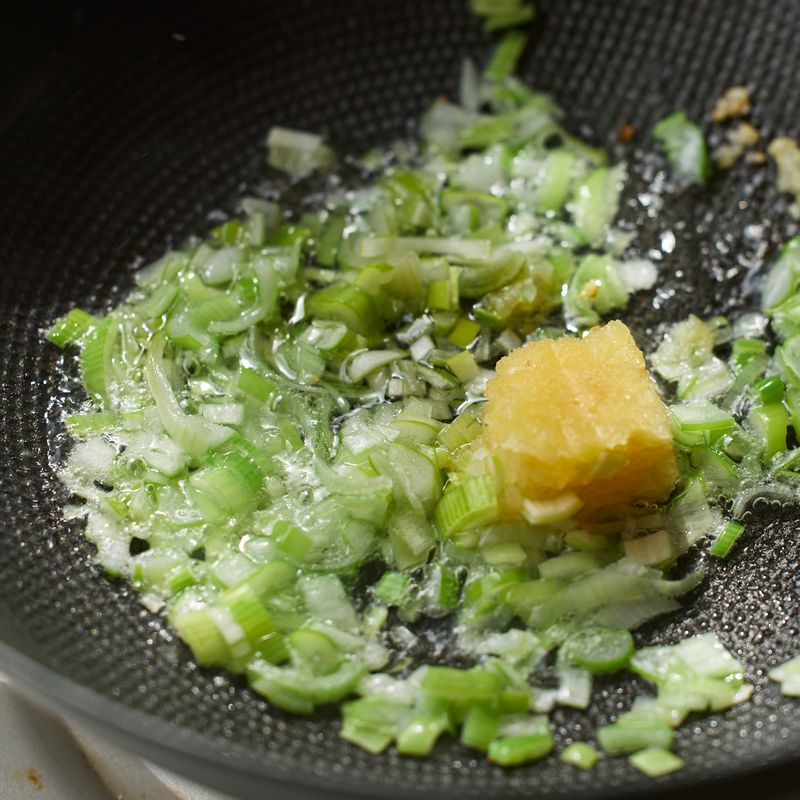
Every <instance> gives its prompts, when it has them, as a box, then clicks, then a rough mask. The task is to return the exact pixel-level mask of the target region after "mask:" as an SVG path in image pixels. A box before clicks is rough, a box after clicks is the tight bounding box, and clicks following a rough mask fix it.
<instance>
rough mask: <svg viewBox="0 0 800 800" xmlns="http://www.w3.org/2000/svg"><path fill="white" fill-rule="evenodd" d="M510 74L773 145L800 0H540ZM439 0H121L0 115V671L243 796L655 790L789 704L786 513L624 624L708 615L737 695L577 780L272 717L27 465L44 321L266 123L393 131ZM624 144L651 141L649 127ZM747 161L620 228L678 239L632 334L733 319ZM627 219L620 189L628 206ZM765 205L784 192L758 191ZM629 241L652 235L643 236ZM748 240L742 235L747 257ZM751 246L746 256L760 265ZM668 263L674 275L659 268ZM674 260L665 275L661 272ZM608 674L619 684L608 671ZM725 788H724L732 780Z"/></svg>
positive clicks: (442, 18) (792, 608) (665, 625)
mask: <svg viewBox="0 0 800 800" xmlns="http://www.w3.org/2000/svg"><path fill="white" fill-rule="evenodd" d="M538 5H539V6H540V10H541V15H540V17H541V18H540V20H539V22H537V24H536V26H535V28H534V31H535V32H534V36H533V45H532V47H531V48H530V51H529V54H528V56H527V59H526V61H525V68H524V76H525V79H526V80H527V81H529V82H531V83H533V84H535V85H536V86H537V87H538V88H540V89H543V90H546V91H549V92H552V93H553V94H554V95H555V97H556V98H557V99H558V100H559V101H560V102H561V103H562V104H563V105H564V106H565V107H566V108H567V109H568V110H569V112H570V116H571V121H572V124H573V125H574V127H575V128H576V129H578V130H584V128H589V129H590V130H591V131H593V132H594V136H595V138H596V139H597V141H598V142H601V143H602V142H610V141H612V140H613V138H614V133H615V131H616V130H617V128H618V127H619V125H620V124H622V123H631V124H633V125H635V126H636V128H637V130H639V131H646V130H647V129H649V127H650V125H651V124H652V122H653V121H654V120H656V119H658V118H659V117H660V116H662V115H664V114H665V113H668V112H669V111H672V110H673V109H675V108H686V109H687V111H688V112H689V113H690V115H692V116H693V117H694V118H695V119H707V118H708V112H709V110H710V108H711V106H712V104H713V101H714V99H715V98H717V97H719V95H720V94H721V93H722V91H723V90H724V89H725V88H727V87H728V86H731V85H736V84H747V85H749V86H751V87H752V88H753V94H754V97H755V107H754V111H753V115H754V119H756V120H757V121H758V123H759V124H760V126H761V130H762V133H763V134H764V135H765V136H766V137H771V136H774V135H777V134H781V133H793V132H794V133H796V132H797V127H796V126H797V124H798V123H800V119H798V118H797V115H798V113H800V110H799V109H798V106H797V104H796V102H794V101H795V100H796V76H797V75H798V74H800V48H798V46H797V41H798V36H800V4H798V3H797V2H795V1H794V0H775V2H772V3H763V2H758V0H752V1H751V2H733V1H732V2H721V0H720V1H719V2H717V1H715V0H699V1H698V2H685V0H664V1H663V2H659V3H655V2H648V1H647V0H613V1H612V0H600V1H599V2H598V1H596V0H560V2H559V0H547V1H546V2H545V1H544V0H543V1H542V2H540V3H538ZM464 6H465V4H462V2H461V0H404V1H403V2H400V1H399V0H396V1H395V2H380V1H379V0H336V2H330V0H328V1H326V2H324V1H323V0H317V1H314V0H293V2H291V3H277V2H267V0H227V2H225V3H219V2H209V1H208V0H194V1H193V2H174V1H173V0H170V1H169V2H159V3H156V2H142V3H136V4H129V5H126V6H125V7H124V9H123V10H122V11H121V12H120V13H119V14H118V15H117V16H116V17H114V18H113V19H112V21H111V22H109V23H107V24H106V25H105V26H104V27H103V28H102V30H99V31H96V32H94V33H93V34H91V35H89V36H86V37H85V38H84V39H83V40H82V41H80V42H79V43H78V45H77V46H75V47H74V48H73V49H71V50H70V51H68V52H67V53H66V54H64V55H63V56H62V57H61V58H60V59H58V60H57V61H56V62H54V65H53V67H52V68H51V69H50V70H49V72H46V73H45V74H44V75H43V77H42V78H41V79H40V80H39V81H38V82H37V83H35V84H32V85H31V86H30V87H29V89H28V93H27V95H26V97H24V98H23V101H22V103H21V104H19V105H18V106H17V108H16V110H15V113H14V114H13V115H12V116H11V118H10V119H6V121H5V124H4V127H3V129H2V131H0V186H2V197H0V261H2V266H1V267H0V403H2V405H1V406H0V408H2V411H1V412H0V640H2V641H1V642H0V662H2V665H3V668H4V669H6V670H7V671H8V672H9V673H11V674H13V675H14V676H16V678H17V679H18V680H19V681H21V682H22V683H23V684H24V685H27V686H28V687H29V688H30V689H32V690H35V691H36V692H37V693H38V694H39V696H40V697H44V698H45V699H47V700H48V701H49V702H50V703H52V704H53V705H54V706H55V707H59V708H61V709H63V710H67V711H71V712H73V713H75V714H78V715H79V716H81V717H82V718H83V719H84V720H88V721H90V722H91V723H92V724H93V725H94V726H95V727H99V728H101V729H102V730H104V731H106V732H107V735H108V736H109V737H110V738H112V739H116V740H117V741H119V742H121V743H124V744H125V745H127V746H128V747H130V748H131V749H133V750H136V751H139V752H143V753H145V754H146V755H147V756H148V757H149V758H151V759H153V760H156V761H158V762H160V763H162V764H165V765H168V766H169V767H171V768H172V769H175V770H177V771H181V772H184V773H188V774H190V775H192V776H193V777H194V778H195V779H198V780H203V781H206V782H208V783H210V784H213V785H215V786H217V787H219V788H223V789H225V790H226V791H228V792H229V793H231V794H237V793H238V794H241V795H243V796H245V797H248V798H255V797H265V796H269V797H270V798H284V797H285V798H289V797H293V798H312V797H317V798H334V797H337V798H345V797H349V798H353V797H360V796H371V797H393V798H394V797H397V798H400V797H405V798H434V797H435V798H443V797H453V798H455V797H460V798H468V797H493V798H500V797H507V798H514V797H520V798H521V797H525V798H534V797H566V796H570V797H579V798H588V797H596V796H600V795H606V794H613V795H616V796H619V795H622V794H625V793H634V792H641V791H649V790H651V789H652V788H653V787H664V788H673V789H677V788H679V787H681V788H682V787H685V786H687V785H689V784H695V785H696V784H698V783H700V782H704V781H709V780H719V779H721V778H725V777H726V776H728V777H730V776H731V775H734V774H737V773H739V772H742V771H747V770H753V769H755V768H757V767H762V766H767V765H775V764H777V763H778V762H785V761H787V760H790V759H793V758H796V756H797V742H798V741H799V740H800V707H798V705H797V704H796V703H795V702H793V701H790V700H788V699H786V698H782V697H781V696H780V694H779V692H778V690H777V688H776V687H775V686H773V685H770V684H769V681H767V679H766V677H765V675H766V669H768V668H770V667H772V666H775V665H776V664H778V663H780V662H781V661H782V660H784V659H786V658H787V657H789V656H790V655H793V654H794V648H795V647H796V641H797V625H798V611H799V610H800V597H798V589H797V567H798V537H797V531H798V524H797V519H796V513H795V514H794V515H793V514H792V513H791V512H778V511H773V510H766V511H760V512H758V514H757V515H756V516H754V518H753V521H752V522H751V524H750V525H749V528H748V535H747V537H746V540H745V541H744V543H743V545H742V546H741V547H740V548H739V549H738V551H737V552H736V554H735V555H734V556H733V557H732V558H731V559H729V560H728V561H726V562H724V563H721V564H715V565H714V566H713V569H712V572H711V576H710V578H709V580H708V581H707V582H706V583H705V585H704V586H703V587H702V589H701V590H700V591H699V592H698V593H697V597H696V598H691V600H692V602H687V608H686V610H684V611H682V612H678V613H676V614H674V615H672V616H670V617H667V618H665V619H663V620H660V621H658V622H657V623H656V624H654V625H652V626H650V627H649V628H647V629H646V630H645V631H643V632H641V635H640V636H639V638H640V641H641V642H655V641H658V642H661V641H674V640H677V639H679V638H680V637H682V636H684V635H686V634H691V633H695V632H700V631H705V630H710V629H713V630H716V631H717V632H718V633H719V635H720V637H721V639H722V640H723V642H724V643H725V644H726V645H727V646H728V647H729V648H730V649H731V650H733V651H734V652H735V653H736V654H737V655H738V656H739V657H740V658H742V659H743V661H744V662H745V664H746V665H747V672H748V678H749V679H751V680H752V681H753V682H755V684H756V686H757V691H756V692H755V695H754V699H753V700H752V702H750V703H748V704H745V705H743V706H740V707H737V708H735V709H733V710H731V711H729V712H728V713H726V714H722V715H715V716H712V717H709V718H706V719H701V720H698V721H697V722H696V724H689V725H687V726H685V727H684V728H683V729H681V730H680V731H679V733H678V744H677V748H678V751H679V752H680V754H681V755H682V756H683V757H684V758H685V760H686V768H685V769H684V770H683V771H681V772H679V773H677V774H675V775H672V776H669V777H667V778H664V779H660V780H658V781H656V782H651V781H649V780H647V779H645V778H643V777H642V776H641V775H639V774H637V773H635V772H634V771H633V770H632V769H631V768H630V767H629V766H628V765H627V764H626V762H625V761H624V759H606V760H603V761H601V762H600V764H599V765H598V766H597V768H596V770H595V771H594V772H593V773H591V774H587V773H583V772H580V771H579V770H575V769H573V768H571V767H569V766H567V765H564V764H562V763H560V762H559V761H558V760H557V759H556V758H550V759H548V760H546V761H545V762H542V763H539V764H536V765H532V766H530V767H524V768H520V769H516V770H512V771H503V770H501V769H498V768H496V767H492V766H490V765H488V764H487V763H485V761H484V759H483V758H480V757H479V758H476V757H475V755H474V754H473V753H471V752H470V751H468V750H466V749H464V748H462V747H461V746H460V745H458V744H456V743H454V742H452V741H450V742H448V743H445V742H442V744H441V745H440V746H439V747H437V749H436V751H435V754H434V755H433V756H432V757H431V758H429V759H408V758H401V757H399V756H397V755H396V754H395V753H394V752H389V753H386V754H384V755H382V756H380V757H373V756H370V755H368V754H367V753H365V752H362V751H361V750H358V749H357V748H355V747H353V746H351V745H350V744H348V743H346V742H344V741H342V740H340V739H339V738H338V737H337V735H336V730H337V725H338V723H337V721H336V717H335V715H334V714H331V715H318V716H314V717H312V718H310V719H306V718H296V717H289V716H286V715H283V714H281V713H278V712H276V711H275V710H274V709H271V708H270V707H269V706H268V705H267V703H265V702H264V701H262V700H261V699H259V698H258V697H256V696H255V695H254V694H253V693H251V692H250V691H249V690H248V689H246V688H245V687H244V685H243V684H242V683H241V682H240V681H238V680H236V679H234V678H232V677H230V676H227V675H225V674H217V673H213V672H209V671H201V670H198V669H196V668H195V667H193V666H192V664H191V663H190V660H189V658H188V651H187V650H186V649H185V648H184V647H183V646H182V645H181V644H180V643H179V642H177V641H176V640H174V639H173V638H171V637H170V636H168V635H165V634H164V633H163V632H162V630H161V625H160V621H159V620H158V618H157V617H154V616H153V615H151V614H149V613H148V612H146V611H145V610H144V609H143V608H142V607H141V606H140V605H139V604H138V602H137V600H136V596H135V593H134V592H133V591H132V590H131V589H130V588H129V587H127V586H125V585H123V584H119V583H113V582H111V581H109V580H107V579H106V578H105V577H104V576H103V575H102V573H101V572H100V571H98V569H97V568H96V567H94V566H93V565H92V563H91V548H90V547H89V546H88V545H87V544H86V543H85V542H84V541H83V540H82V538H81V534H80V531H79V530H78V528H77V527H74V526H71V525H68V524H66V523H64V522H63V521H62V519H61V514H60V507H61V505H62V503H63V502H64V500H65V497H64V493H63V490H61V489H60V488H59V486H58V485H57V482H56V479H55V477H54V474H53V471H52V469H51V467H50V466H49V463H50V459H51V458H52V456H53V455H54V454H53V453H52V452H51V449H49V448H50V447H51V445H50V444H49V442H51V438H50V437H49V433H48V429H49V426H50V425H52V424H53V421H54V420H55V419H57V413H56V411H55V410H54V409H53V407H52V400H53V398H54V397H55V396H56V394H57V392H58V390H59V387H58V379H57V378H56V377H55V376H56V375H57V370H56V365H57V359H58V354H57V353H56V352H55V350H54V348H52V347H49V346H47V345H46V344H45V343H43V341H42V339H41V336H40V330H41V328H42V327H43V326H45V325H46V324H47V323H48V322H50V321H51V320H52V319H53V318H54V317H55V316H56V315H57V314H60V313H63V312H64V311H66V310H67V309H68V308H69V307H71V306H73V305H75V304H80V305H81V306H83V307H88V308H91V309H95V310H102V309H103V308H105V307H107V305H108V304H109V303H111V302H114V301H115V300H117V299H118V298H120V297H121V296H122V294H123V293H124V292H125V291H126V289H127V288H128V287H129V286H130V285H131V278H130V273H131V269H132V268H133V267H134V266H136V265H137V264H139V263H142V260H144V259H152V258H155V257H157V256H158V255H159V254H160V253H161V252H163V251H164V249H165V248H166V247H168V246H169V245H170V244H171V243H177V242H180V241H181V240H182V239H183V238H184V237H185V236H187V235H188V234H190V233H193V232H195V233H196V232H203V231H205V230H207V228H208V227H209V222H208V217H207V215H208V212H209V211H211V210H212V209H218V208H222V209H228V210H230V209H232V208H233V203H234V201H235V199H236V197H237V196H240V195H241V194H242V192H243V191H244V190H245V189H246V188H247V187H248V186H253V185H254V184H255V183H256V182H258V181H259V180H260V179H261V178H263V145H262V142H263V137H264V134H265V132H266V131H267V130H268V128H269V127H270V126H271V125H273V124H283V125H288V126H294V127H299V128H303V129H306V130H312V131H322V132H324V133H326V135H327V136H328V138H329V140H330V141H331V142H332V143H333V144H334V145H335V146H337V147H338V148H339V149H340V150H341V151H343V152H358V151H360V150H362V149H365V148H366V147H368V146H373V145H381V144H386V143H388V142H390V141H391V140H392V139H393V138H394V137H396V136H398V135H404V134H406V133H408V132H409V130H410V128H409V121H412V120H415V119H417V118H418V117H419V114H420V113H421V111H422V110H423V109H424V108H425V107H426V105H427V104H428V103H429V102H430V101H431V100H432V99H433V98H435V97H436V96H438V95H441V94H445V93H453V92H454V91H455V88H456V86H457V78H458V71H459V68H460V63H461V59H462V57H463V56H465V55H466V54H478V55H480V54H482V53H486V52H487V51H488V47H489V39H488V38H487V37H486V36H485V35H484V34H483V33H482V32H481V30H480V26H479V24H478V23H477V22H476V21H475V20H473V19H471V18H470V17H469V15H468V14H467V13H466V11H465V8H464ZM644 146H645V147H648V146H649V145H647V144H646V143H645V145H644ZM781 202H782V201H780V200H779V198H778V195H777V193H776V191H775V189H774V181H773V180H772V179H771V178H770V176H769V173H768V171H767V170H765V169H763V168H762V169H761V171H760V172H758V173H756V171H755V170H753V169H752V168H745V167H744V166H742V167H741V168H737V169H736V170H734V171H733V172H731V173H728V174H725V175H723V176H721V177H718V178H716V179H715V180H714V182H713V184H712V187H711V189H710V190H709V191H708V192H688V193H684V194H683V195H681V196H678V197H673V198H672V199H671V200H670V202H668V203H667V207H666V209H665V211H664V214H663V216H661V217H659V218H658V219H657V220H655V221H653V220H652V219H650V220H649V221H648V220H645V224H644V226H643V228H642V237H643V238H644V240H645V244H646V243H647V239H648V237H651V238H652V239H653V241H656V237H657V236H658V233H659V231H660V230H663V229H671V230H674V231H675V232H676V236H677V247H676V251H675V257H674V258H672V259H670V260H669V262H668V263H667V261H666V260H665V265H666V266H665V267H664V269H665V270H667V272H669V270H673V274H672V275H670V274H667V275H666V276H665V280H666V281H667V282H668V283H669V282H670V281H671V283H669V285H670V286H671V287H672V293H671V294H670V293H665V294H664V295H663V298H662V301H663V307H662V309H661V311H660V312H659V314H658V315H657V317H656V316H654V312H653V310H652V304H651V299H652V297H651V296H646V297H644V298H643V299H642V300H639V301H637V302H636V303H634V304H633V305H632V306H631V308H630V309H629V311H628V312H627V318H628V319H630V320H632V321H633V322H634V324H635V329H636V331H637V334H638V336H639V339H640V341H642V342H643V343H645V344H646V343H647V339H648V337H650V338H652V337H651V333H652V331H651V329H650V327H649V326H650V325H655V324H656V323H657V322H658V323H661V322H663V320H664V319H678V318H682V317H684V316H685V315H686V314H687V313H688V312H689V311H695V312H697V313H700V314H708V313H710V312H719V311H725V310H731V309H734V308H736V307H738V306H739V305H740V304H741V300H742V296H741V291H740V289H739V283H740V281H741V279H742V277H743V275H744V274H745V272H746V269H745V266H743V265H746V261H747V258H751V257H753V255H754V254H753V252H752V251H751V250H750V249H748V248H749V247H750V245H749V244H747V242H746V237H744V235H743V231H744V230H745V228H746V227H747V226H749V225H759V224H761V223H762V222H765V221H766V222H767V223H771V225H768V227H767V229H766V234H767V238H768V239H769V238H770V237H772V240H771V241H772V243H771V244H770V246H769V248H768V250H767V255H768V256H770V257H771V256H772V255H774V253H775V252H776V250H777V242H778V241H779V240H780V239H781V238H783V237H784V236H785V235H786V233H787V228H786V224H787V223H786V220H787V219H788V217H787V215H786V213H785V202H783V204H782V205H781ZM626 208H627V211H626V212H625V213H628V212H629V211H630V209H631V206H627V207H626ZM782 208H783V209H784V210H781V209H782ZM646 246H647V245H646ZM761 255H763V254H761ZM761 255H759V254H757V253H756V254H755V257H756V258H759V257H761ZM678 268H680V269H681V270H682V277H680V276H678V275H676V274H674V271H675V270H677V269H678ZM678 277H680V279H679V280H676V278H678ZM618 687H619V688H618ZM643 688H644V687H643V685H642V684H641V683H638V682H636V681H634V680H633V679H630V680H624V681H621V685H620V681H618V680H616V679H615V680H609V681H607V682H600V683H599V687H598V690H597V692H596V695H597V697H596V702H595V704H594V705H593V707H592V710H591V711H590V712H588V713H586V714H584V713H579V712H574V711H566V710H561V711H559V712H558V713H556V714H555V718H554V726H555V729H556V731H557V737H558V739H559V740H560V741H562V742H563V741H564V739H565V738H566V737H569V736H573V735H580V736H584V735H587V734H591V731H592V730H593V728H594V727H595V726H596V725H598V724H602V723H603V722H605V721H607V720H608V719H609V717H610V716H611V715H613V714H614V713H615V712H617V711H618V710H619V709H620V708H622V707H625V704H627V703H630V701H631V699H632V697H633V696H634V695H635V693H636V692H637V691H642V690H643ZM734 791H735V790H734Z"/></svg>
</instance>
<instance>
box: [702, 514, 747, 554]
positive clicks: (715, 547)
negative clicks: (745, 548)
mask: <svg viewBox="0 0 800 800" xmlns="http://www.w3.org/2000/svg"><path fill="white" fill-rule="evenodd" d="M743 531H744V525H740V524H739V523H738V522H728V523H726V524H725V527H724V528H723V529H722V530H721V531H720V532H719V534H718V536H717V538H716V539H714V541H713V542H712V543H711V547H709V549H708V552H709V553H711V555H712V556H716V557H717V558H727V557H728V555H729V553H730V552H731V550H732V549H733V547H734V545H735V544H736V542H738V541H739V537H740V536H741V535H742V532H743Z"/></svg>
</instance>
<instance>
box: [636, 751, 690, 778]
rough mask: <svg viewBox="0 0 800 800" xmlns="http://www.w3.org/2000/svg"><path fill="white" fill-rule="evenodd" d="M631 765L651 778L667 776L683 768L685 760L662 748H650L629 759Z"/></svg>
mask: <svg viewBox="0 0 800 800" xmlns="http://www.w3.org/2000/svg"><path fill="white" fill-rule="evenodd" d="M628 761H629V763H630V764H631V765H632V766H634V767H636V769H638V770H639V771H640V772H644V774H645V775H648V776H649V777H651V778H657V777H659V776H661V775H666V774H668V773H670V772H675V770H678V769H681V768H682V767H683V759H682V758H679V757H678V756H676V755H675V753H670V751H669V750H665V749H664V748H661V747H648V748H646V749H644V750H640V751H639V752H638V753H634V754H633V755H632V756H630V757H629V758H628Z"/></svg>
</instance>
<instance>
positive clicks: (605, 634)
mask: <svg viewBox="0 0 800 800" xmlns="http://www.w3.org/2000/svg"><path fill="white" fill-rule="evenodd" d="M633 651H634V642H633V637H632V636H631V635H630V633H628V631H624V630H613V629H610V628H601V627H590V628H581V629H580V630H578V631H576V632H575V633H573V634H572V636H570V637H569V638H568V639H567V640H566V641H565V642H564V644H563V645H561V648H560V650H559V657H560V658H562V659H563V660H564V661H565V662H566V663H568V664H574V665H575V666H578V667H583V668H584V669H588V670H589V671H590V672H593V673H597V674H602V673H606V672H617V671H618V670H620V669H623V668H624V667H625V666H627V664H628V661H629V660H630V657H631V656H632V655H633Z"/></svg>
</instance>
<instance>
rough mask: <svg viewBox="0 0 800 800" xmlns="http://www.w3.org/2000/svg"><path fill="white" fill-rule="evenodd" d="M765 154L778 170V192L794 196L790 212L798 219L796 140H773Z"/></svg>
mask: <svg viewBox="0 0 800 800" xmlns="http://www.w3.org/2000/svg"><path fill="white" fill-rule="evenodd" d="M767 152H768V153H769V154H770V155H771V156H772V158H773V159H775V166H776V167H777V168H778V191H779V192H791V193H792V194H793V195H794V196H795V202H794V203H793V204H792V208H791V212H792V215H793V216H794V217H795V218H800V208H798V205H800V147H798V144H797V140H796V139H792V138H791V137H789V136H782V137H780V138H778V139H773V140H772V141H771V142H770V143H769V147H767Z"/></svg>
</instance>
